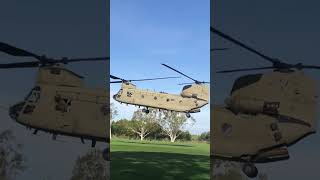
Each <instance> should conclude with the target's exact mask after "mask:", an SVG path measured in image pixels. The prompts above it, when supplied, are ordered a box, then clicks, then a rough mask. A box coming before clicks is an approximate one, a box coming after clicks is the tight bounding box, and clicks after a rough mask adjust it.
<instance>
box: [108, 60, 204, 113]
mask: <svg viewBox="0 0 320 180" xmlns="http://www.w3.org/2000/svg"><path fill="white" fill-rule="evenodd" d="M162 65H163V66H165V67H167V68H169V69H171V70H173V71H175V72H177V73H179V74H181V75H183V76H185V77H187V78H189V79H191V80H192V81H194V83H184V84H187V85H185V86H184V87H183V88H182V91H181V93H180V95H178V94H168V93H164V92H155V91H150V90H143V89H138V88H136V86H135V85H134V84H132V83H131V82H132V81H146V80H157V79H168V78H176V77H164V78H153V79H138V80H125V79H122V78H119V77H116V76H112V75H111V76H110V78H112V79H116V80H117V81H111V82H110V83H121V89H120V90H119V91H118V93H117V94H115V95H114V96H113V98H114V100H116V101H118V102H120V103H125V104H131V105H136V106H139V107H140V106H142V107H145V108H144V109H143V112H145V113H149V110H148V108H155V109H160V110H167V111H175V112H182V113H186V116H187V117H188V118H190V117H191V115H190V113H197V112H200V108H202V107H203V106H205V105H206V104H208V101H209V87H208V86H207V85H206V84H207V83H209V82H205V81H198V80H196V79H193V78H191V77H189V76H187V75H186V74H184V73H182V72H180V71H178V70H176V69H174V68H172V67H170V66H168V65H166V64H162ZM184 84H181V85H184Z"/></svg>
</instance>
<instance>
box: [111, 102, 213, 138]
mask: <svg viewBox="0 0 320 180" xmlns="http://www.w3.org/2000/svg"><path fill="white" fill-rule="evenodd" d="M110 107H111V110H110V111H111V112H110V114H111V119H113V118H114V117H115V116H117V113H118V112H117V110H116V108H115V107H114V104H113V103H111V105H110ZM194 123H195V119H194V118H193V117H191V118H187V117H186V116H185V114H184V113H178V112H172V111H159V110H157V109H149V113H145V112H143V111H142V110H141V109H138V110H136V111H135V112H134V113H133V115H132V118H131V119H130V120H129V119H120V120H118V121H112V122H111V131H110V132H111V134H110V135H111V136H118V137H119V136H120V137H127V138H134V139H140V140H141V141H142V140H145V139H148V140H167V139H168V140H170V142H175V141H176V140H181V141H191V140H194V138H193V137H192V135H191V134H190V132H189V131H187V130H185V129H186V127H187V126H192V125H193V124H194ZM196 140H200V141H209V140H210V133H209V132H205V133H202V134H201V135H200V136H198V137H197V139H196Z"/></svg>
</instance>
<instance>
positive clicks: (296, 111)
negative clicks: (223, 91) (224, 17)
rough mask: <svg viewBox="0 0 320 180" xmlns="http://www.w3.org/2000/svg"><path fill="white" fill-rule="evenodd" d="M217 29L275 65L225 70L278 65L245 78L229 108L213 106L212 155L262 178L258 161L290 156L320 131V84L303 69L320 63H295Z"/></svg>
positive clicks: (227, 103)
mask: <svg viewBox="0 0 320 180" xmlns="http://www.w3.org/2000/svg"><path fill="white" fill-rule="evenodd" d="M210 29H211V32H213V33H215V34H217V35H219V36H220V37H222V38H224V39H226V40H228V41H231V42H233V43H235V44H237V45H239V46H240V47H242V48H244V49H246V50H248V51H250V52H252V53H254V54H256V55H258V56H260V57H261V58H262V59H264V60H266V61H268V62H271V63H272V66H265V67H257V68H245V69H234V70H225V71H219V72H217V73H231V72H240V71H251V70H262V69H272V71H271V72H266V73H258V74H249V75H244V76H241V77H239V78H238V79H237V80H236V81H235V82H234V84H233V87H232V90H231V93H230V97H228V98H226V100H225V106H221V105H215V107H214V108H213V113H212V115H213V120H214V123H211V126H212V131H213V137H212V139H213V141H212V144H211V146H212V156H213V157H214V158H217V159H224V160H231V161H239V162H242V163H243V166H242V170H243V172H244V173H245V174H246V175H247V176H248V177H251V178H253V177H256V176H257V174H258V169H257V168H256V167H255V165H254V163H268V162H274V161H280V160H286V159H289V152H288V147H290V146H292V145H294V144H295V143H296V142H298V141H300V140H301V139H304V138H305V137H306V136H308V135H310V134H313V133H315V132H316V121H317V118H316V114H317V105H318V103H317V100H318V94H317V82H316V81H315V80H314V79H312V78H311V77H309V76H307V75H305V74H304V72H303V69H320V66H313V65H304V64H302V63H298V64H289V63H286V62H284V61H281V60H279V59H276V58H272V57H270V56H267V55H265V54H262V53H261V52H259V51H257V50H255V49H253V48H251V47H249V46H247V45H245V44H244V43H242V42H240V41H238V40H236V39H234V38H232V37H231V36H229V35H227V34H225V33H223V32H221V31H219V30H217V29H216V28H213V27H211V28H210Z"/></svg>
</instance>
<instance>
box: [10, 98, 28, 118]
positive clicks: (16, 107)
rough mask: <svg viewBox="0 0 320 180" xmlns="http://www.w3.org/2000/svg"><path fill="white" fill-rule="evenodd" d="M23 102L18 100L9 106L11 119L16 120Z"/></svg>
mask: <svg viewBox="0 0 320 180" xmlns="http://www.w3.org/2000/svg"><path fill="white" fill-rule="evenodd" d="M24 104H25V103H24V102H20V103H17V104H15V105H13V106H11V107H10V108H9V116H10V117H11V119H13V120H17V118H18V116H19V113H20V111H21V110H22V108H23V106H24Z"/></svg>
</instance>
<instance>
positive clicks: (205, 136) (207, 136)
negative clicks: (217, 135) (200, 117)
mask: <svg viewBox="0 0 320 180" xmlns="http://www.w3.org/2000/svg"><path fill="white" fill-rule="evenodd" d="M198 140H199V141H207V142H210V131H209V132H203V133H201V135H200V136H199V138H198Z"/></svg>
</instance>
